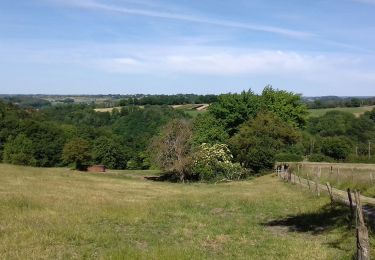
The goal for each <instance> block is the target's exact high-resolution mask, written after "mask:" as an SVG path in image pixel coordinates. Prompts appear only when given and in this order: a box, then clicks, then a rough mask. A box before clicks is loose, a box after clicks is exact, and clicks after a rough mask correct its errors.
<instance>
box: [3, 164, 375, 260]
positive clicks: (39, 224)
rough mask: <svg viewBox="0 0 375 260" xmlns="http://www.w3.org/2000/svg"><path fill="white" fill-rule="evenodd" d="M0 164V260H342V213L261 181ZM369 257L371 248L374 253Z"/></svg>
mask: <svg viewBox="0 0 375 260" xmlns="http://www.w3.org/2000/svg"><path fill="white" fill-rule="evenodd" d="M152 174H155V172H147V171H120V172H112V173H110V174H108V175H97V174H88V173H77V172H74V171H70V170H67V169H38V168H24V167H17V166H9V165H2V164H0V241H1V243H0V259H82V258H86V259H350V258H351V257H352V255H353V253H354V247H355V237H354V231H353V230H349V229H348V228H347V225H346V222H345V218H346V216H347V214H348V212H347V211H345V210H343V209H340V208H335V209H331V207H329V206H327V205H328V203H329V201H328V199H327V198H326V197H324V196H323V197H322V198H319V199H317V198H315V197H314V196H313V195H311V194H309V193H307V192H304V191H302V190H300V189H299V188H298V187H295V186H290V185H288V184H285V183H282V182H280V181H279V180H278V179H277V178H276V177H272V176H264V177H260V178H257V179H254V180H249V181H244V182H232V183H226V184H216V185H215V184H202V183H198V184H173V183H161V182H152V181H147V180H144V179H143V176H145V175H152ZM374 251H375V250H374Z"/></svg>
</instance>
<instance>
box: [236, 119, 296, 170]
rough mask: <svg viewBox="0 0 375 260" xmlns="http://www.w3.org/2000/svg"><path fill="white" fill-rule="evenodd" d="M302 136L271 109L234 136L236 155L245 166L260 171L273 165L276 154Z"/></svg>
mask: <svg viewBox="0 0 375 260" xmlns="http://www.w3.org/2000/svg"><path fill="white" fill-rule="evenodd" d="M299 139H300V134H299V133H298V131H297V130H296V129H295V128H294V127H292V126H291V125H290V124H288V123H287V122H285V121H283V120H281V119H280V118H279V117H277V116H276V115H274V114H273V113H270V112H261V113H260V114H258V115H257V117H256V118H255V119H251V120H249V121H247V122H245V123H244V124H243V125H242V126H241V128H240V131H239V132H238V133H237V134H236V135H235V136H233V137H232V138H231V140H230V147H231V150H232V152H233V153H234V155H235V159H236V160H237V161H238V162H240V163H241V164H242V165H243V166H244V167H246V168H249V169H251V170H253V171H254V172H260V171H262V170H267V169H271V168H272V167H273V165H274V163H275V155H276V154H277V153H278V152H279V151H281V150H284V149H286V147H289V146H291V145H293V144H295V143H297V141H298V140H299Z"/></svg>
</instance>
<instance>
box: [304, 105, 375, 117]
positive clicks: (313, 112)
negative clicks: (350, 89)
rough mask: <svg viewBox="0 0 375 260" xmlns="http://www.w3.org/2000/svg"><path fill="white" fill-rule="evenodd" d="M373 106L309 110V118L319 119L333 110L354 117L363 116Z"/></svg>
mask: <svg viewBox="0 0 375 260" xmlns="http://www.w3.org/2000/svg"><path fill="white" fill-rule="evenodd" d="M374 108H375V106H363V107H336V108H322V109H309V116H310V117H319V116H323V115H325V114H326V113H327V112H329V111H332V110H335V111H342V112H348V113H352V114H354V115H355V116H356V117H359V116H360V115H362V114H364V113H365V112H368V111H371V110H373V109H374Z"/></svg>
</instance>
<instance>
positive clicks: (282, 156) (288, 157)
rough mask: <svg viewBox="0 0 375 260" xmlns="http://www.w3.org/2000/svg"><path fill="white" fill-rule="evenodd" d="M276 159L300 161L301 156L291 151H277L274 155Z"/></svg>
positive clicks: (280, 160)
mask: <svg viewBox="0 0 375 260" xmlns="http://www.w3.org/2000/svg"><path fill="white" fill-rule="evenodd" d="M276 161H278V162H301V161H303V156H301V155H298V154H292V153H279V154H277V155H276Z"/></svg>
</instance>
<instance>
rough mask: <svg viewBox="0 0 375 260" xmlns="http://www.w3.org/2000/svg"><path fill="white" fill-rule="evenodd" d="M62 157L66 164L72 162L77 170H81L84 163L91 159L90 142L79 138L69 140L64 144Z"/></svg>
mask: <svg viewBox="0 0 375 260" xmlns="http://www.w3.org/2000/svg"><path fill="white" fill-rule="evenodd" d="M62 159H63V161H64V162H65V163H67V164H71V163H74V164H75V168H76V169H77V170H82V169H83V166H84V164H88V163H89V162H90V160H91V152H90V143H89V142H88V141H86V140H84V139H81V138H76V139H73V140H71V141H69V142H68V143H66V144H65V145H64V149H63V154H62Z"/></svg>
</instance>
